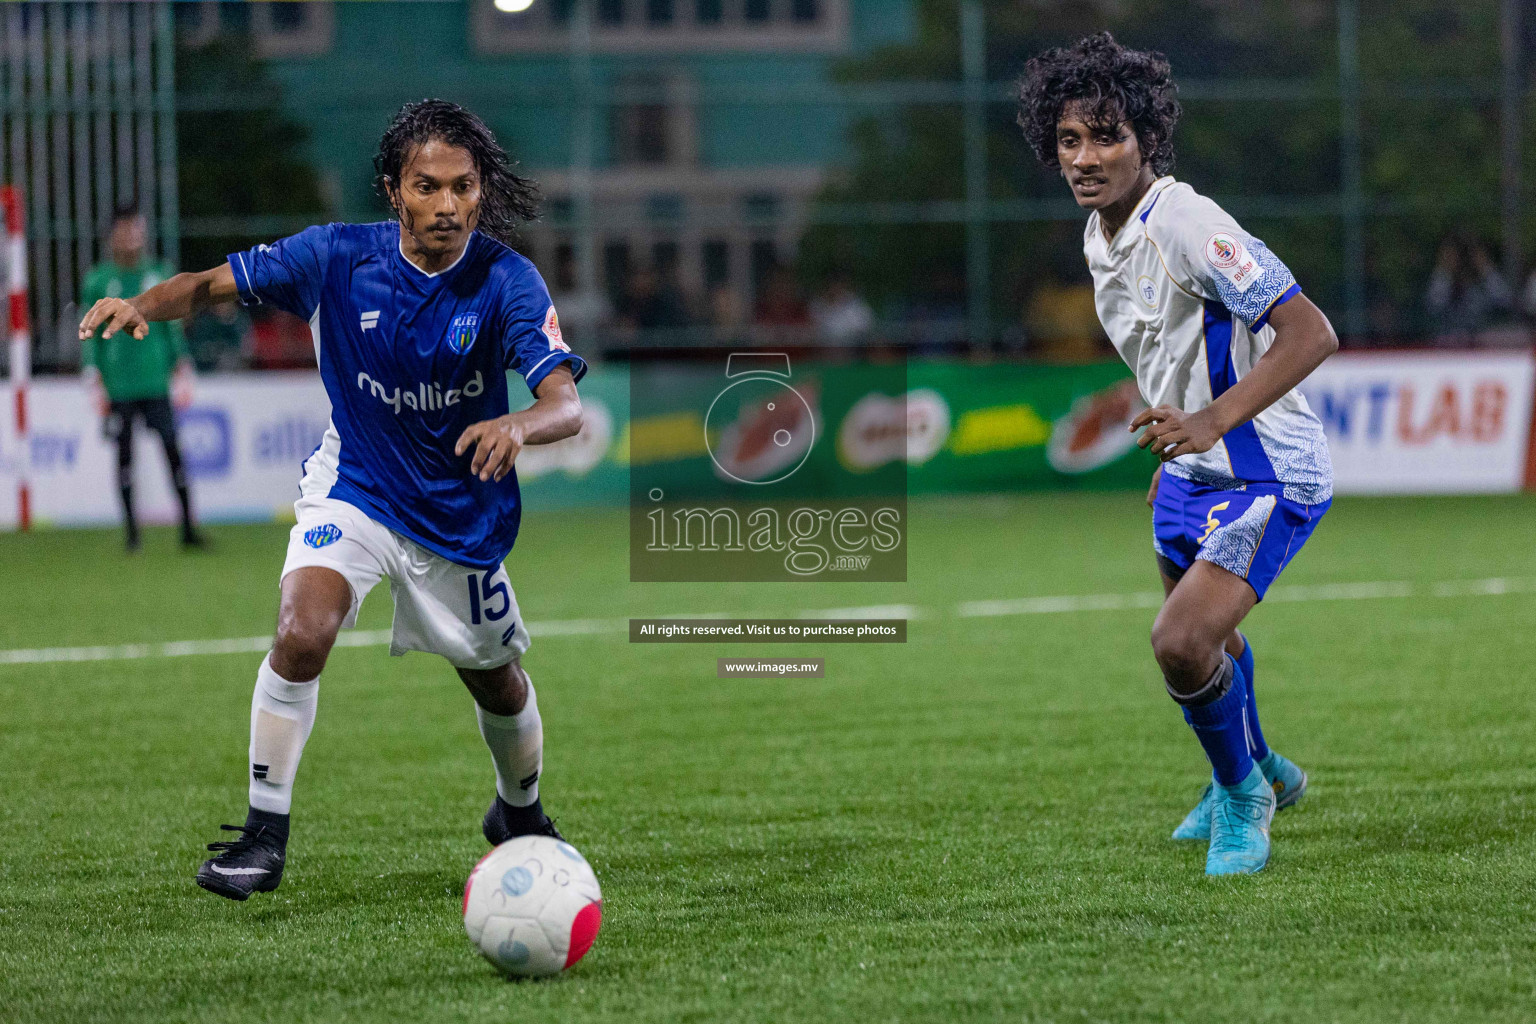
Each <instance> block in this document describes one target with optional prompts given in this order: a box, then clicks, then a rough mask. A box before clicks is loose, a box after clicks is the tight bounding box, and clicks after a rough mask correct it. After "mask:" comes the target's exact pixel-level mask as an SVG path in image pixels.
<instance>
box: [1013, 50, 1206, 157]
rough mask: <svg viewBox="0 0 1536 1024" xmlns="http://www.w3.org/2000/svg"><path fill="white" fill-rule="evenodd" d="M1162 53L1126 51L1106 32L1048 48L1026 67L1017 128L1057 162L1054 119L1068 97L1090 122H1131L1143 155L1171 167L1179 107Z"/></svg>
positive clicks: (1103, 125) (1100, 124)
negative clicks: (1062, 45)
mask: <svg viewBox="0 0 1536 1024" xmlns="http://www.w3.org/2000/svg"><path fill="white" fill-rule="evenodd" d="M1177 92H1178V86H1176V85H1174V84H1173V76H1172V73H1171V69H1170V68H1169V66H1168V59H1167V58H1166V57H1164V56H1163V55H1162V54H1161V53H1157V52H1155V51H1144V50H1132V49H1130V48H1129V47H1126V46H1122V45H1121V44H1119V43H1117V42H1115V37H1114V36H1112V35H1110V34H1109V33H1108V32H1100V33H1098V34H1097V35H1091V36H1086V37H1085V38H1083V39H1079V40H1078V41H1077V42H1076V43H1075V44H1073V45H1072V46H1070V47H1057V48H1056V49H1053V50H1047V51H1046V52H1044V53H1042V54H1040V55H1039V56H1037V57H1035V58H1033V59H1031V60H1030V62H1029V63H1028V64H1026V65H1025V66H1024V77H1023V79H1021V80H1020V82H1019V127H1021V128H1023V129H1024V138H1025V139H1026V140H1027V141H1028V142H1029V146H1030V148H1031V149H1033V150H1034V151H1035V156H1036V158H1038V159H1039V161H1040V162H1041V163H1042V164H1044V165H1045V166H1047V167H1052V168H1057V167H1060V166H1061V163H1060V161H1059V160H1057V158H1056V125H1057V123H1058V122H1059V121H1060V120H1061V114H1062V110H1063V109H1064V108H1065V107H1066V106H1067V104H1069V103H1080V104H1081V110H1082V113H1083V117H1084V120H1085V121H1086V123H1087V124H1088V125H1089V126H1090V127H1093V128H1109V129H1114V130H1116V131H1118V129H1119V127H1120V126H1121V125H1123V124H1126V123H1129V124H1130V126H1131V130H1132V131H1134V132H1135V133H1136V141H1137V143H1138V145H1140V147H1141V152H1142V156H1143V158H1144V159H1145V160H1146V161H1147V162H1148V163H1150V164H1151V165H1152V169H1153V170H1154V171H1155V172H1157V173H1158V174H1159V175H1162V174H1167V173H1168V172H1169V171H1170V170H1172V169H1173V128H1174V125H1176V124H1178V122H1179V114H1180V113H1181V110H1180V107H1179V101H1178V99H1177V96H1176V94H1177Z"/></svg>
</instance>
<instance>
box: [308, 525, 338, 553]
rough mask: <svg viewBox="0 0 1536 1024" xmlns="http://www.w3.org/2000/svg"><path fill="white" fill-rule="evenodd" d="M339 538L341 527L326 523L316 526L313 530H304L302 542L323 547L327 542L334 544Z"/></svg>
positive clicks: (314, 546)
mask: <svg viewBox="0 0 1536 1024" xmlns="http://www.w3.org/2000/svg"><path fill="white" fill-rule="evenodd" d="M339 540H341V528H340V527H339V526H333V525H332V524H330V523H326V524H325V525H324V526H317V527H315V528H314V529H313V530H305V531H304V543H305V544H308V545H309V546H310V547H312V548H323V547H325V546H326V545H327V544H335V543H336V542H337V541H339Z"/></svg>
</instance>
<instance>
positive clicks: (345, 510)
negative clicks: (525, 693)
mask: <svg viewBox="0 0 1536 1024" xmlns="http://www.w3.org/2000/svg"><path fill="white" fill-rule="evenodd" d="M293 509H294V512H296V513H297V514H298V519H299V521H298V523H296V524H295V525H294V527H293V530H292V531H290V532H289V534H288V557H287V558H286V559H285V560H284V561H283V576H284V577H286V576H287V575H288V574H289V573H291V572H293V570H295V569H302V568H304V567H305V566H310V565H318V566H323V567H325V568H327V569H334V570H336V571H337V572H339V573H341V575H342V576H344V577H345V578H346V581H347V583H348V584H349V585H350V586H351V587H352V607H351V608H349V609H348V610H347V617H346V619H345V620H344V621H343V622H342V628H343V629H350V628H352V627H353V626H354V625H356V624H357V610H358V608H359V607H361V606H362V603H363V598H365V597H367V596H368V591H370V590H372V589H373V585H374V584H375V583H377V582H379V580H381V579H383V578H384V577H386V576H388V577H389V589H390V594H391V596H392V597H393V598H394V601H395V621H394V625H393V631H392V635H391V637H390V643H389V653H390V654H393V655H397V656H398V655H401V654H404V653H405V652H406V651H426V652H427V653H429V654H441V655H442V656H443V657H445V658H447V659H448V661H449V662H450V663H451V664H452V665H453V666H454V667H455V668H473V669H489V668H497V667H499V666H501V665H505V664H507V663H508V662H511V661H516V660H517V659H518V658H520V657H522V654H523V652H524V651H526V650H527V649H528V642H529V636H528V628H527V626H526V625H525V624H524V623H523V616H522V613H521V612H520V611H519V610H518V607H517V596H516V595H515V594H513V593H512V584H511V583H510V582H508V580H507V570H506V567H505V566H497V567H496V571H495V572H484V571H482V570H479V569H471V568H469V567H468V566H463V565H458V564H456V563H454V562H450V561H449V560H448V559H446V558H444V557H443V556H441V555H439V554H436V553H435V552H432V551H428V550H427V549H426V548H424V547H422V546H421V545H420V544H417V543H416V542H415V541H413V540H408V539H407V538H405V537H402V536H400V534H398V533H396V532H395V531H393V530H391V529H390V528H389V527H387V526H385V525H383V524H382V523H379V522H376V521H375V520H373V519H370V518H369V517H368V515H367V513H365V512H363V511H362V510H361V509H359V508H357V507H356V506H355V505H349V504H348V503H346V502H345V501H338V500H337V499H335V498H316V497H309V496H306V497H303V498H300V499H299V500H298V501H297V502H295V503H294V506H293Z"/></svg>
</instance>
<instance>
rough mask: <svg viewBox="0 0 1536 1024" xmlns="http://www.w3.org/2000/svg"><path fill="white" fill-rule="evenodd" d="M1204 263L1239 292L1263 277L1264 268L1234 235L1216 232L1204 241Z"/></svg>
mask: <svg viewBox="0 0 1536 1024" xmlns="http://www.w3.org/2000/svg"><path fill="white" fill-rule="evenodd" d="M1205 262H1207V263H1209V264H1210V265H1211V267H1212V269H1214V270H1215V271H1216V272H1217V273H1218V274H1220V275H1222V276H1223V277H1225V278H1226V279H1227V280H1228V281H1231V282H1232V285H1233V287H1235V288H1236V289H1237V290H1238V291H1240V292H1245V291H1247V290H1248V289H1249V287H1250V286H1251V285H1252V284H1253V283H1254V282H1255V281H1257V280H1259V279H1260V278H1261V277H1263V276H1264V268H1263V267H1261V266H1260V265H1259V261H1258V260H1256V259H1254V257H1253V253H1251V252H1249V251H1248V247H1247V246H1246V245H1244V244H1243V243H1242V241H1241V239H1239V238H1238V237H1237V236H1236V235H1232V234H1228V233H1227V232H1225V231H1218V232H1216V233H1215V234H1214V235H1212V236H1211V237H1210V238H1207V239H1206V240H1205Z"/></svg>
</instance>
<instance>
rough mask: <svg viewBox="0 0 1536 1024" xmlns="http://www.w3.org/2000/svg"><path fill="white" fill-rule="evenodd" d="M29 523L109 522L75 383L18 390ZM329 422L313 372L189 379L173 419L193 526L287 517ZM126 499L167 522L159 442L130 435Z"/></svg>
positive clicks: (4, 511) (103, 478) (4, 445)
mask: <svg viewBox="0 0 1536 1024" xmlns="http://www.w3.org/2000/svg"><path fill="white" fill-rule="evenodd" d="M12 400H13V399H12V397H11V395H10V393H9V391H7V392H6V393H5V397H4V399H3V400H0V406H3V407H4V409H5V412H6V415H5V417H4V422H3V424H0V528H14V527H15V525H16V490H17V488H16V466H17V460H18V459H19V457H20V456H21V454H22V453H21V450H20V445H19V444H18V443H17V439H16V437H15V422H16V421H15V416H14V412H13V409H12V405H11V403H12ZM27 409H28V413H29V414H30V420H31V424H30V426H31V430H30V438H29V444H28V448H29V449H30V455H31V490H32V516H33V519H34V520H35V521H36V522H38V523H40V524H43V525H48V524H56V525H82V524H105V523H115V522H118V521H120V519H121V511H120V507H119V504H120V503H119V498H118V491H117V445H116V443H115V442H113V441H109V440H108V439H107V438H106V437H105V436H103V433H102V416H101V414H100V413H99V412H98V411H97V409H96V408H95V404H94V401H93V398H92V396H91V393H90V392H89V391H88V390H87V389H86V388H85V387H84V386H83V385H82V384H81V382H80V381H79V380H77V379H73V378H56V379H51V380H50V379H43V380H34V381H33V382H32V385H31V387H30V389H29V392H28V403H27ZM329 421H330V402H329V400H328V399H327V398H326V396H325V389H324V387H322V386H321V384H320V378H319V377H318V376H317V375H316V374H314V373H312V372H311V373H303V372H298V373H254V374H232V375H228V376H208V377H202V378H199V380H198V381H197V387H196V391H195V394H194V401H193V403H192V405H191V406H190V407H189V408H187V409H184V410H182V411H181V412H180V413H179V414H178V423H179V430H178V434H179V437H180V439H181V451H182V459H183V461H184V462H185V463H186V466H187V470H188V472H189V474H190V476H191V483H192V502H193V508H194V510H195V511H196V513H197V515H198V516H199V518H201V519H203V520H206V521H210V522H216V521H219V520H271V519H273V518H275V517H278V516H284V515H292V508H293V502H294V499H295V498H297V497H298V482H299V464H300V463H301V462H303V461H304V459H305V458H307V457H308V456H309V453H310V452H312V451H313V450H314V448H315V446H316V445H318V444H319V443H320V437H321V435H322V434H323V433H324V432H325V427H326V424H327V423H328V422H329ZM134 439H135V443H134V499H135V504H136V505H137V506H138V509H139V513H140V516H141V518H142V520H143V521H144V522H147V523H156V522H159V523H169V522H175V521H176V518H177V515H176V497H175V493H174V491H173V490H172V489H171V483H170V477H169V474H168V473H167V471H166V466H165V453H164V451H163V450H162V449H161V447H160V438H159V436H158V435H157V434H155V433H154V432H152V431H150V430H148V429H147V428H146V427H145V426H144V424H143V422H142V421H140V422H139V423H137V424H136V425H135V428H134Z"/></svg>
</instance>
